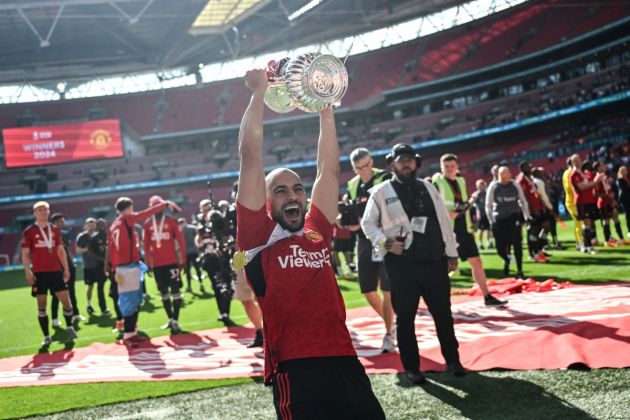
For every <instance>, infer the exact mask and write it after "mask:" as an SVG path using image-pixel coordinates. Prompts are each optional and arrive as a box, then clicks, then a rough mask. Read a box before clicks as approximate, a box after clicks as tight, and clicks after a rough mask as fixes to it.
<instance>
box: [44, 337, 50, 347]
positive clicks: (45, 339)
mask: <svg viewBox="0 0 630 420" xmlns="http://www.w3.org/2000/svg"><path fill="white" fill-rule="evenodd" d="M51 344H52V338H50V336H49V335H47V336H46V337H44V341H42V347H48V346H50V345H51Z"/></svg>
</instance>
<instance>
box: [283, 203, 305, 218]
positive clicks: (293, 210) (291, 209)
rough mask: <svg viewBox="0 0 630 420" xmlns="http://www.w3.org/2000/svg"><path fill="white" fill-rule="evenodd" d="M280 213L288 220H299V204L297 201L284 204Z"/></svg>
mask: <svg viewBox="0 0 630 420" xmlns="http://www.w3.org/2000/svg"><path fill="white" fill-rule="evenodd" d="M282 213H283V214H284V217H285V219H287V220H288V221H290V222H293V221H298V220H300V213H301V206H300V205H299V204H298V203H291V204H287V205H286V206H284V209H283V210H282Z"/></svg>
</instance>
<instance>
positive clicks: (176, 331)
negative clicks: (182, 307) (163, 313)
mask: <svg viewBox="0 0 630 420" xmlns="http://www.w3.org/2000/svg"><path fill="white" fill-rule="evenodd" d="M181 332H182V330H181V328H179V323H178V322H177V320H176V319H171V333H172V334H179V333H181Z"/></svg>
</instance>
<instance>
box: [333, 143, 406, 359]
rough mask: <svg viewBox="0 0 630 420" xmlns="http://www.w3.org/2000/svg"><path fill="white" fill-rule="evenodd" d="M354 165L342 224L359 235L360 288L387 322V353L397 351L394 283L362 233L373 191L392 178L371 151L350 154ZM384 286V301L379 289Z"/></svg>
mask: <svg viewBox="0 0 630 420" xmlns="http://www.w3.org/2000/svg"><path fill="white" fill-rule="evenodd" d="M350 163H351V164H352V169H353V170H354V173H355V174H357V175H356V176H355V177H354V178H352V179H351V180H350V181H348V192H347V197H346V200H344V201H345V203H346V204H345V205H343V204H342V205H340V206H339V210H340V219H339V220H340V224H341V225H342V226H344V227H346V228H347V229H349V230H350V231H352V232H356V233H357V238H358V244H357V257H358V263H359V264H358V272H359V286H360V288H361V293H363V296H365V299H366V300H367V301H368V303H369V304H370V306H371V307H372V308H373V309H374V311H375V312H376V313H377V314H378V315H379V316H380V317H381V318H383V321H384V322H385V336H384V337H383V345H382V347H381V349H382V350H383V352H393V351H394V350H396V345H395V339H394V337H395V334H393V331H392V324H393V320H394V310H393V309H392V297H391V292H390V291H391V286H390V280H389V277H388V276H387V272H386V271H385V266H384V265H383V262H382V260H379V259H378V258H373V252H372V251H373V249H372V243H371V242H370V240H369V239H368V238H367V237H366V236H365V233H363V231H362V230H361V225H360V220H361V218H362V217H363V213H364V212H365V206H366V205H367V202H368V199H369V198H370V189H371V188H372V187H374V186H376V185H378V184H381V183H382V182H383V181H386V180H388V179H389V178H391V173H389V172H387V171H384V170H382V169H376V168H374V167H373V165H374V161H373V160H372V157H371V156H370V151H369V150H368V149H366V148H364V147H360V148H357V149H354V150H353V151H352V152H351V153H350ZM379 286H380V289H381V292H382V293H383V298H381V297H380V296H379V295H378V293H377V292H376V289H377V288H378V287H379Z"/></svg>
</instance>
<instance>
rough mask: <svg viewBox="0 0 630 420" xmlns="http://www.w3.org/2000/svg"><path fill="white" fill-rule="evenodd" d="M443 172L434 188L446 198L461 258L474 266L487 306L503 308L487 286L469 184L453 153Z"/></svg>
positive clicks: (435, 178) (445, 160)
mask: <svg viewBox="0 0 630 420" xmlns="http://www.w3.org/2000/svg"><path fill="white" fill-rule="evenodd" d="M440 169H441V172H438V173H436V174H435V175H434V176H433V184H434V185H435V187H436V188H437V189H438V191H439V193H440V195H441V196H442V200H444V204H445V205H446V210H447V211H448V212H449V215H450V217H451V220H452V223H453V230H454V231H455V237H456V239H457V243H458V244H459V245H458V247H457V254H458V255H459V258H460V260H462V261H468V262H469V263H470V268H471V271H472V277H473V279H474V280H475V283H477V285H478V286H479V288H480V289H481V291H482V292H483V298H484V302H485V304H486V306H503V305H505V304H506V303H507V301H502V300H499V299H497V298H495V297H494V296H492V295H491V294H490V292H489V291H488V286H486V273H485V271H484V269H483V263H482V262H481V258H479V250H478V249H477V244H476V243H475V237H474V236H473V234H472V222H471V220H470V213H469V212H468V209H469V208H470V201H469V199H468V192H467V191H466V180H465V179H464V177H462V176H461V175H460V174H459V167H458V164H457V156H456V155H453V154H450V153H448V154H445V155H442V157H441V158H440Z"/></svg>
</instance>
